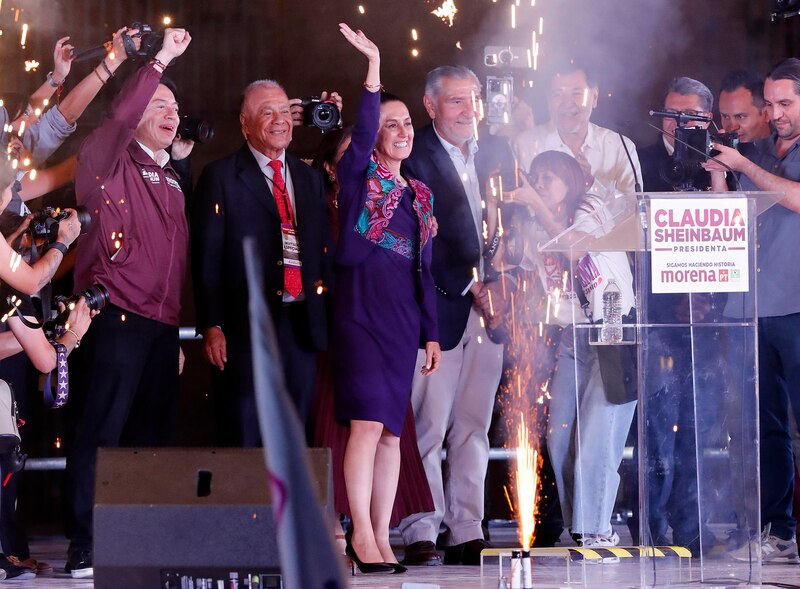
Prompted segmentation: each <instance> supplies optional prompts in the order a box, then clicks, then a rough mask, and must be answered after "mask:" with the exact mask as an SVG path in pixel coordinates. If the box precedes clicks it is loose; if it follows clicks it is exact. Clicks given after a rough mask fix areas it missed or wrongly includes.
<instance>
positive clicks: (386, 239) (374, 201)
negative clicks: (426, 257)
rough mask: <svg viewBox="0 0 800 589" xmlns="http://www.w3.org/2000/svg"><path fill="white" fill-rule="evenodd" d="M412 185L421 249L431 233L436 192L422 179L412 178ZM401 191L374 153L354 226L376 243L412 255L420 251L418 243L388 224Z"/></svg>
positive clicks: (409, 256)
mask: <svg viewBox="0 0 800 589" xmlns="http://www.w3.org/2000/svg"><path fill="white" fill-rule="evenodd" d="M409 185H410V186H411V189H412V190H413V191H414V205H413V206H414V212H416V214H417V219H419V227H420V235H419V244H420V245H419V251H422V248H424V247H425V244H426V243H427V242H428V240H429V239H430V235H431V224H432V222H433V194H432V193H431V190H430V188H428V187H427V186H425V184H423V183H422V182H420V181H419V180H414V179H410V180H409ZM402 195H403V189H402V188H401V187H400V186H398V185H397V183H396V182H395V179H394V176H393V175H392V173H391V172H390V171H389V170H388V169H387V168H386V167H384V166H382V165H381V164H379V163H378V162H377V161H375V158H374V157H372V158H370V162H369V166H368V168H367V199H366V202H365V203H364V209H363V210H362V211H361V214H360V215H359V217H358V221H357V222H356V226H355V230H356V232H357V233H359V234H360V235H362V236H364V237H365V238H366V239H368V240H369V241H371V242H372V243H374V244H375V245H379V246H380V247H383V248H386V249H390V250H392V251H394V252H397V253H398V254H400V255H402V256H404V257H406V258H409V259H413V258H414V257H415V255H416V254H417V244H416V243H414V241H413V240H411V239H409V238H407V237H405V236H404V235H400V234H399V233H396V232H394V231H392V230H391V229H389V227H388V226H389V221H391V220H392V216H394V212H395V210H396V209H397V205H398V204H399V203H400V197H401V196H402Z"/></svg>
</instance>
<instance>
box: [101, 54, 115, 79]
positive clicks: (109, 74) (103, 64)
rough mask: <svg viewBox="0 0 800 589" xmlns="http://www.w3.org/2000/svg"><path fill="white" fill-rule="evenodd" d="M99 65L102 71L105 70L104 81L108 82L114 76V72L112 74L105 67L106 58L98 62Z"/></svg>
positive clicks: (106, 66)
mask: <svg viewBox="0 0 800 589" xmlns="http://www.w3.org/2000/svg"><path fill="white" fill-rule="evenodd" d="M100 65H101V66H103V69H104V70H106V73H107V74H108V78H107V79H106V81H108V80H110V79H111V78H113V77H114V75H115V74H114V72H112V71H111V70H110V69H109V68H108V65H106V58H105V57H104V58H103V59H101V60H100Z"/></svg>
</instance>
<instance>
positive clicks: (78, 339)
mask: <svg viewBox="0 0 800 589" xmlns="http://www.w3.org/2000/svg"><path fill="white" fill-rule="evenodd" d="M64 333H71V334H72V335H73V336H74V337H75V348H79V347H80V346H81V338H79V337H78V334H77V333H75V330H74V329H72V328H70V327H67V328H65V329H64Z"/></svg>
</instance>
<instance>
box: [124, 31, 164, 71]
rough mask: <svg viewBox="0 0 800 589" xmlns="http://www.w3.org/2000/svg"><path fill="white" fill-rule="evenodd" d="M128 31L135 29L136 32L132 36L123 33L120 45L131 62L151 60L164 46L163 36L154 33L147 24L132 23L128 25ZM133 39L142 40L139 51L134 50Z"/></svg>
mask: <svg viewBox="0 0 800 589" xmlns="http://www.w3.org/2000/svg"><path fill="white" fill-rule="evenodd" d="M130 29H136V30H137V31H138V32H137V33H136V34H134V35H129V34H127V33H125V34H123V36H122V44H123V45H124V46H125V53H126V54H127V55H128V57H129V58H130V59H131V60H133V61H138V60H148V59H153V58H154V57H155V56H156V54H157V53H158V52H159V51H160V50H161V47H163V45H164V35H163V34H162V33H156V32H154V31H153V27H151V26H150V25H148V24H147V23H141V22H132V23H131V24H129V25H128V30H130ZM134 38H139V39H141V40H142V43H141V45H140V46H139V49H136V45H135V44H134V42H133V39H134ZM167 65H169V64H167Z"/></svg>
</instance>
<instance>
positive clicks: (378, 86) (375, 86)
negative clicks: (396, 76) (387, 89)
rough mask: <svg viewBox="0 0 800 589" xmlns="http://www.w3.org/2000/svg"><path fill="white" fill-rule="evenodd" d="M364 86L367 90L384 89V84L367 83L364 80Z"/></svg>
mask: <svg viewBox="0 0 800 589" xmlns="http://www.w3.org/2000/svg"><path fill="white" fill-rule="evenodd" d="M364 88H366V89H367V90H383V84H367V83H366V82H364Z"/></svg>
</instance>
